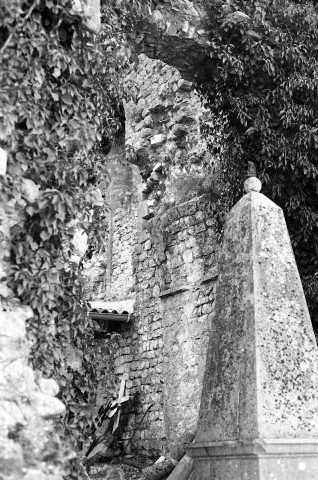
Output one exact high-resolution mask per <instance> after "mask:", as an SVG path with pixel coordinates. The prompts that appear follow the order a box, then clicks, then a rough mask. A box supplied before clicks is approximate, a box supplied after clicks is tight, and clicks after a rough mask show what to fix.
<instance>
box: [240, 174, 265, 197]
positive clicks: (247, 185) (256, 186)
mask: <svg viewBox="0 0 318 480" xmlns="http://www.w3.org/2000/svg"><path fill="white" fill-rule="evenodd" d="M261 189H262V183H261V181H260V180H259V179H258V178H256V177H250V178H248V179H247V180H245V182H244V190H245V192H246V193H249V192H260V191H261Z"/></svg>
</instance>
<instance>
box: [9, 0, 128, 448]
mask: <svg viewBox="0 0 318 480" xmlns="http://www.w3.org/2000/svg"><path fill="white" fill-rule="evenodd" d="M118 3H120V4H121V6H122V9H121V11H120V14H119V12H118V10H117V4H118ZM135 7H136V4H135V2H127V5H126V4H125V2H117V1H116V0H114V1H111V2H107V5H106V6H105V7H104V22H105V25H104V28H103V29H102V30H101V32H100V33H99V34H98V35H97V34H95V33H94V32H93V31H91V30H89V29H88V28H87V27H86V21H85V17H84V16H83V14H82V13H78V12H77V11H75V10H74V8H72V2H70V1H69V0H59V1H58V2H57V1H55V0H32V1H31V0H12V1H10V2H4V1H2V2H1V6H0V61H1V70H0V77H1V78H0V101H1V110H0V145H1V146H2V147H3V148H4V149H5V150H6V151H7V152H8V154H9V160H8V171H7V175H6V176H5V177H3V178H2V180H3V181H2V185H1V193H0V195H1V202H4V203H7V204H13V203H14V202H15V206H16V209H17V211H18V212H20V214H19V215H20V217H19V220H18V223H17V224H16V225H15V226H14V227H13V228H12V231H11V234H12V256H11V264H12V275H11V281H10V285H11V287H12V289H13V290H14V292H15V294H16V295H17V296H18V297H19V298H20V299H21V301H22V302H23V303H25V304H27V305H30V306H31V307H32V309H33V311H34V318H33V319H32V320H31V321H29V324H28V336H29V339H30V340H31V341H32V355H31V359H32V363H33V366H34V367H35V368H37V369H39V370H41V371H42V372H43V373H44V374H45V375H48V376H51V375H54V377H55V378H56V379H57V380H58V383H59V384H60V386H61V387H62V399H63V401H64V402H65V403H66V405H67V414H66V415H65V419H64V421H65V426H66V431H67V432H68V433H71V434H73V436H74V438H77V439H79V440H81V439H82V438H83V433H85V429H86V428H88V427H89V425H90V423H91V419H89V418H87V413H86V407H88V406H89V405H90V403H91V402H92V401H93V400H94V393H95V389H96V377H95V372H94V368H93V365H92V358H91V354H90V352H89V349H88V348H87V342H88V341H89V339H90V338H91V336H92V331H93V326H92V325H91V322H90V321H89V319H88V315H87V307H86V304H85V301H84V299H83V292H82V284H81V280H80V265H79V264H78V262H77V263H76V262H72V261H71V260H72V259H73V258H74V256H73V254H74V246H73V243H72V238H73V235H74V232H75V230H76V229H81V230H82V231H85V232H86V233H87V235H88V238H89V241H90V242H91V243H92V242H93V243H94V245H95V247H96V248H98V245H100V244H101V242H102V240H103V238H102V235H104V232H105V228H106V211H105V210H104V209H103V208H101V207H96V206H94V204H95V203H96V202H95V197H96V195H95V193H96V192H95V188H96V185H98V183H99V182H100V181H101V182H103V183H105V180H107V178H106V177H107V175H106V173H107V169H106V168H105V164H104V163H105V160H104V156H103V154H104V153H105V152H106V151H108V149H109V145H110V141H111V139H112V137H113V136H114V134H115V133H116V131H117V130H118V129H119V128H120V126H121V112H120V105H121V102H122V88H121V76H122V70H123V69H124V68H126V66H127V62H128V61H129V49H128V48H127V45H126V43H125V38H124V36H123V35H122V33H121V22H124V21H125V18H126V17H128V16H129V15H131V13H132V12H133V11H134V9H135ZM125 16H126V17H125ZM38 187H39V188H40V190H39V191H38ZM21 192H22V196H21ZM22 212H23V213H22ZM96 225H98V228H96ZM76 348H77V349H78V351H79V352H82V359H81V360H82V367H81V370H80V371H78V370H77V368H76V366H72V364H71V365H68V364H67V363H66V362H67V358H68V355H69V354H70V349H71V351H72V349H76Z"/></svg>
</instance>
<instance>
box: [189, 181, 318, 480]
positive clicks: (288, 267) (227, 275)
mask: <svg viewBox="0 0 318 480" xmlns="http://www.w3.org/2000/svg"><path fill="white" fill-rule="evenodd" d="M256 180H257V179H254V180H253V179H249V180H248V181H247V182H246V191H247V192H248V193H247V194H246V195H244V197H243V198H242V199H241V200H240V201H239V202H238V203H237V204H236V206H235V207H234V208H233V209H232V211H231V212H230V213H229V215H228V218H227V222H226V227H225V232H224V241H223V246H222V251H221V255H220V262H219V264H220V268H219V278H218V285H217V291H216V300H215V311H214V318H213V324H212V330H211V336H210V343H209V348H208V354H207V362H206V372H205V377H204V382H203V391H202V399H201V407H200V416H199V422H198V429H197V436H196V441H195V444H193V445H192V446H191V447H189V455H191V457H193V458H194V465H195V470H196V475H197V478H198V479H200V480H314V479H315V480H317V479H318V350H317V345H316V341H315V337H314V333H313V330H312V325H311V321H310V317H309V313H308V309H307V305H306V301H305V297H304V293H303V289H302V285H301V281H300V277H299V273H298V270H297V266H296V263H295V259H294V255H293V251H292V247H291V243H290V239H289V235H288V231H287V227H286V223H285V219H284V215H283V212H282V210H281V209H280V208H279V207H278V206H277V205H275V204H274V203H273V202H271V201H270V200H269V199H268V198H267V197H265V196H264V195H262V194H261V193H258V192H259V190H260V182H259V181H258V182H257V181H256Z"/></svg>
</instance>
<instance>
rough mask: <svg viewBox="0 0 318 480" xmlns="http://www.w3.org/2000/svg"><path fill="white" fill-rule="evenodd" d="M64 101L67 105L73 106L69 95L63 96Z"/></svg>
mask: <svg viewBox="0 0 318 480" xmlns="http://www.w3.org/2000/svg"><path fill="white" fill-rule="evenodd" d="M62 99H63V102H64V103H65V104H66V105H71V104H72V101H73V99H72V97H71V95H70V94H69V93H64V94H63V95H62Z"/></svg>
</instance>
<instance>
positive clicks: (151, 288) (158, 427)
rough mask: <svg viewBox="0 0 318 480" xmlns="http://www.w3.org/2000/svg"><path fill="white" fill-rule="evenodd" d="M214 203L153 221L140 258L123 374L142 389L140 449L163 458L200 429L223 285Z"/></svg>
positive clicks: (121, 360) (121, 352) (195, 203)
mask: <svg viewBox="0 0 318 480" xmlns="http://www.w3.org/2000/svg"><path fill="white" fill-rule="evenodd" d="M212 212H213V205H211V204H210V203H209V202H208V201H207V199H206V198H203V197H201V198H199V199H194V200H192V201H190V202H187V203H185V204H183V205H180V206H178V207H175V208H173V209H171V210H170V211H169V212H167V213H166V214H165V215H164V216H162V217H156V218H154V219H152V220H150V221H149V222H148V225H147V226H148V231H147V232H145V231H144V232H141V233H140V234H139V241H138V246H137V249H136V253H135V256H134V275H135V279H136V285H135V290H136V308H135V311H136V319H135V321H134V322H133V323H132V324H131V325H129V326H128V325H125V326H124V327H123V328H122V332H121V333H122V339H121V347H120V348H119V349H118V350H117V352H116V360H115V366H116V372H117V373H118V374H120V375H121V374H126V375H127V378H128V381H127V384H126V385H127V388H128V390H129V392H130V394H132V393H134V392H135V391H136V390H139V391H140V392H141V410H140V413H139V415H137V418H136V424H138V422H139V421H140V420H141V418H142V415H143V413H144V412H145V411H146V409H147V407H148V406H149V405H150V404H151V403H153V407H152V410H151V412H150V413H148V414H147V415H146V417H145V419H144V421H143V423H142V425H141V426H140V427H139V428H138V431H137V433H136V435H135V437H134V444H135V445H137V446H138V447H139V448H145V449H147V450H149V449H150V450H151V449H153V450H155V451H156V452H157V453H158V454H159V453H160V451H161V450H162V449H163V448H165V447H166V446H167V443H169V442H170V441H172V440H174V439H175V438H176V436H178V435H179V434H180V433H182V431H183V430H184V429H185V428H187V427H189V426H192V425H195V424H196V420H197V415H198V408H199V401H200V392H201V384H202V376H203V372H204V363H205V349H206V344H207V338H208V332H209V329H210V316H211V311H212V308H213V298H214V286H215V281H216V274H217V271H216V258H217V251H218V245H217V242H216V239H215V228H214V226H213V220H211V218H212Z"/></svg>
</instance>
